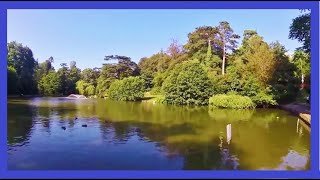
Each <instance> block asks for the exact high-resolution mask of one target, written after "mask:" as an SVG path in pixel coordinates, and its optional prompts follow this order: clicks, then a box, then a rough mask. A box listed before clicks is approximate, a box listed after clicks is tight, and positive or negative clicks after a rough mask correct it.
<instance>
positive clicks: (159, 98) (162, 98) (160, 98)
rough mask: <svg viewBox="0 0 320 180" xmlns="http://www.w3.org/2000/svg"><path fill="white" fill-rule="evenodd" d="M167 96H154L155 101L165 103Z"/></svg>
mask: <svg viewBox="0 0 320 180" xmlns="http://www.w3.org/2000/svg"><path fill="white" fill-rule="evenodd" d="M165 99H166V98H165V97H164V96H161V95H160V96H157V97H156V98H154V103H156V104H163V103H165Z"/></svg>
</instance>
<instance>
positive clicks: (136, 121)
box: [8, 98, 310, 170]
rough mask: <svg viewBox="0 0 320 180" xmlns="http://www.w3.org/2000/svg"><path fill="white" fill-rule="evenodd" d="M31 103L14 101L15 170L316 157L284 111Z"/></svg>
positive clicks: (218, 165)
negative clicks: (229, 126)
mask: <svg viewBox="0 0 320 180" xmlns="http://www.w3.org/2000/svg"><path fill="white" fill-rule="evenodd" d="M25 104H28V105H29V106H27V107H26V106H23V102H19V103H18V104H15V105H10V106H8V107H9V109H8V144H9V146H8V158H9V161H8V162H9V163H8V166H9V169H92V170H93V169H132V170H134V169H159V170H160V169H188V170H189V169H193V170H194V169H199V170H200V169H224V170H226V169H246V170H247V169H248V170H251V169H252V170H253V169H254V170H256V169H268V170H271V169H279V170H285V169H297V170H299V169H306V168H308V167H309V166H308V165H309V163H310V162H309V159H310V157H309V148H310V144H309V143H310V142H309V138H310V133H309V132H308V131H307V130H306V129H305V128H304V127H303V126H302V124H301V123H300V122H297V119H296V117H294V116H290V115H288V114H286V113H285V112H283V111H279V110H273V109H269V110H268V109H267V110H256V111H241V112H240V111H233V110H231V111H230V110H215V111H209V112H208V110H207V109H206V108H203V107H202V108H191V107H188V108H186V107H177V106H162V105H153V104H147V103H127V102H121V103H120V102H111V101H107V100H93V99H90V100H89V99H88V100H61V98H43V99H42V98H35V99H33V100H32V101H27V102H26V103H25ZM30 105H31V106H32V108H30ZM75 117H78V118H77V119H75ZM276 117H280V118H276ZM83 124H86V125H87V127H82V125H83ZM227 124H232V128H231V129H232V131H231V133H232V138H231V141H230V143H228V141H227V129H226V126H227ZM280 137H281V138H280ZM262 167H264V168H262Z"/></svg>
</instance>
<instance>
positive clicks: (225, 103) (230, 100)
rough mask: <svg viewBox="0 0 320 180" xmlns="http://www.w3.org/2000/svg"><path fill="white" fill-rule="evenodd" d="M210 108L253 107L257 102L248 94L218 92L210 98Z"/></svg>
mask: <svg viewBox="0 0 320 180" xmlns="http://www.w3.org/2000/svg"><path fill="white" fill-rule="evenodd" d="M209 107H210V108H229V109H252V108H255V104H254V103H253V102H252V100H251V99H250V98H249V97H248V96H241V95H236V94H229V95H227V94H218V95H214V96H212V97H211V98H210V99H209Z"/></svg>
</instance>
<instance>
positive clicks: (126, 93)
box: [107, 77, 145, 101]
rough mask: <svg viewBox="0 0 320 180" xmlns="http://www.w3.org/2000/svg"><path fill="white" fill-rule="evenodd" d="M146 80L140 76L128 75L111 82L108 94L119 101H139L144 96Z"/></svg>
mask: <svg viewBox="0 0 320 180" xmlns="http://www.w3.org/2000/svg"><path fill="white" fill-rule="evenodd" d="M144 91H145V81H144V80H143V79H142V78H140V77H128V78H124V79H122V80H116V81H114V82H113V83H111V85H110V87H109V89H108V92H107V95H108V97H109V98H110V99H114V100H118V101H137V100H140V99H141V98H143V96H144Z"/></svg>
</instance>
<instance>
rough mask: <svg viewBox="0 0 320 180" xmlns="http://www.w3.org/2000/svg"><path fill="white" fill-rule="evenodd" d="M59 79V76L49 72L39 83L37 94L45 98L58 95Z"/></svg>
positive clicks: (59, 89) (59, 88) (59, 90)
mask: <svg viewBox="0 0 320 180" xmlns="http://www.w3.org/2000/svg"><path fill="white" fill-rule="evenodd" d="M61 84H62V83H61V79H60V77H59V74H57V73H55V72H49V73H48V74H47V75H45V76H43V77H42V78H41V80H40V81H39V84H38V88H39V92H40V93H41V94H43V95H46V96H53V95H58V94H59V92H61Z"/></svg>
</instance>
